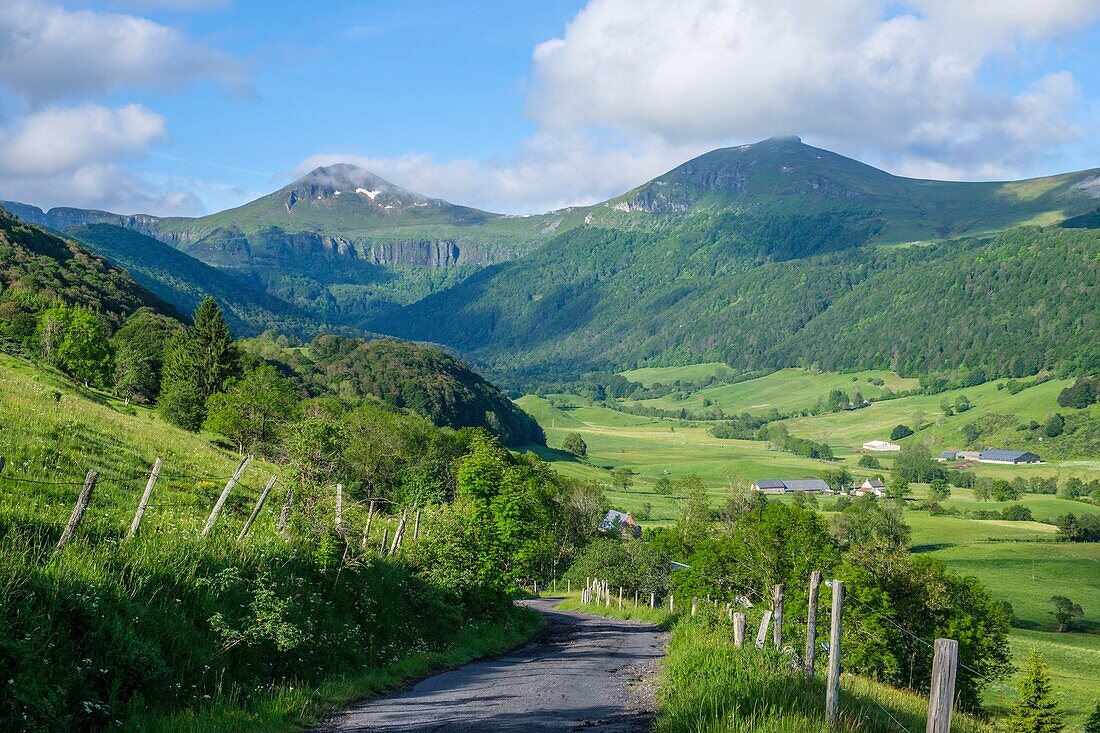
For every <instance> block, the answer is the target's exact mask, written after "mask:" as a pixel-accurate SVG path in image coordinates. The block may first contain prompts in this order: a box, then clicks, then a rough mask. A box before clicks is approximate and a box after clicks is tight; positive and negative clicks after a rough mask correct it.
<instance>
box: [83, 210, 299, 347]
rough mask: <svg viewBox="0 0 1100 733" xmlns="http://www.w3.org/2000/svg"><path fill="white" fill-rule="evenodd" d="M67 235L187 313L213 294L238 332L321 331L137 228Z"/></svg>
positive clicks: (107, 227) (92, 227) (95, 227)
mask: <svg viewBox="0 0 1100 733" xmlns="http://www.w3.org/2000/svg"><path fill="white" fill-rule="evenodd" d="M67 233H68V234H69V235H70V236H71V237H73V238H74V239H76V240H78V241H79V242H80V243H81V244H83V245H85V246H86V247H87V248H88V249H90V250H92V251H94V252H96V253H97V254H99V255H101V256H103V257H105V258H107V259H108V260H110V261H111V262H113V263H115V264H116V265H119V266H121V267H125V268H126V269H127V270H128V271H129V272H130V274H131V275H132V276H133V277H134V279H135V280H137V281H138V282H139V283H141V284H142V285H143V286H145V287H146V288H148V289H149V290H150V291H151V292H153V293H154V294H156V295H157V296H158V297H159V298H161V299H162V300H165V301H167V302H169V303H171V304H172V305H173V306H175V308H176V309H177V310H179V311H180V312H181V313H192V312H194V310H195V308H196V307H198V304H199V303H200V302H201V301H202V299H203V298H205V297H207V296H210V297H213V298H214V299H215V300H217V301H218V303H219V304H220V305H221V306H222V309H223V310H224V311H225V315H226V320H227V321H228V322H229V324H230V326H232V328H233V331H234V333H237V334H238V335H241V336H250V335H255V334H258V333H260V332H262V331H263V330H265V329H266V328H270V327H278V328H281V329H284V330H290V331H293V332H296V333H314V332H316V331H317V330H319V329H320V323H319V322H318V321H317V320H316V319H314V318H312V317H310V316H309V315H307V314H305V313H302V312H300V311H298V310H297V309H296V308H294V307H293V306H291V305H289V304H288V303H285V302H283V301H281V300H279V299H278V298H276V297H274V296H272V295H270V294H268V293H267V292H266V291H264V290H262V289H261V288H259V287H256V286H253V285H251V284H250V283H248V282H246V281H244V280H243V279H241V278H239V277H235V276H233V275H232V274H229V273H227V272H224V271H222V270H219V269H217V268H214V267H211V266H210V265H207V264H206V263H204V262H201V261H199V260H197V259H195V258H194V257H191V256H190V255H186V254H184V253H183V252H180V251H179V250H176V249H174V248H172V247H170V246H168V245H167V244H164V243H163V242H161V241H159V240H156V239H153V238H152V237H147V236H145V235H143V234H141V233H139V232H137V231H134V230H132V229H123V228H120V227H118V226H114V225H111V224H88V225H84V226H79V227H74V228H72V229H69V230H68V231H67Z"/></svg>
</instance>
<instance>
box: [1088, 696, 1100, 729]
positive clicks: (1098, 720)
mask: <svg viewBox="0 0 1100 733" xmlns="http://www.w3.org/2000/svg"><path fill="white" fill-rule="evenodd" d="M1085 733H1100V702H1098V703H1096V708H1094V709H1093V711H1092V714H1091V715H1089V717H1088V720H1086V721H1085Z"/></svg>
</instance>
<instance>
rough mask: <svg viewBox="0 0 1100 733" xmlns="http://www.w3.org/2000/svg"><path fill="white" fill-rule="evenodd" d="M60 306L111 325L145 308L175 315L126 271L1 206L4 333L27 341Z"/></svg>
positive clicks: (0, 293)
mask: <svg viewBox="0 0 1100 733" xmlns="http://www.w3.org/2000/svg"><path fill="white" fill-rule="evenodd" d="M58 306H72V307H75V308H81V309H84V312H86V313H88V314H93V313H94V314H95V316H96V319H97V320H101V321H103V322H104V325H105V326H106V327H107V328H117V327H118V326H119V325H121V324H122V322H123V321H124V320H125V318H126V317H127V316H128V315H130V314H131V313H133V312H134V311H136V310H138V309H139V308H143V307H145V308H151V309H153V310H154V311H157V312H160V313H164V314H173V315H174V314H175V311H174V310H173V309H172V307H171V306H169V305H168V304H167V303H165V302H163V301H162V300H160V299H158V298H157V297H156V296H155V295H153V294H152V293H151V292H149V291H148V290H146V289H145V288H143V287H142V286H141V285H139V284H138V283H136V282H134V280H133V279H132V278H131V277H130V275H129V274H128V273H127V272H126V271H125V270H122V269H120V268H118V267H114V266H112V265H110V264H108V263H107V262H106V261H105V260H103V259H101V258H99V257H97V256H95V255H93V254H90V253H89V252H87V251H85V250H84V249H81V248H80V247H79V246H78V245H76V244H74V243H73V242H70V241H66V240H64V239H60V238H58V237H55V236H53V235H52V234H49V233H48V232H45V231H43V230H42V229H39V228H38V227H35V226H31V225H28V224H25V223H23V222H22V221H20V220H18V219H16V218H15V217H13V216H11V215H9V214H7V213H6V212H4V211H0V333H3V335H5V336H7V337H8V338H10V339H12V340H14V341H16V342H18V343H20V344H29V343H30V342H31V341H32V340H35V339H36V338H37V336H36V331H37V330H38V329H39V322H40V320H41V318H42V314H43V313H45V312H47V311H49V310H50V309H55V308H57V307H58Z"/></svg>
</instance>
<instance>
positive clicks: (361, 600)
mask: <svg viewBox="0 0 1100 733" xmlns="http://www.w3.org/2000/svg"><path fill="white" fill-rule="evenodd" d="M0 455H4V456H6V457H7V459H8V461H7V466H6V468H5V470H4V472H3V474H0V690H2V691H0V730H3V731H35V732H36V733H37V732H39V731H74V730H76V731H83V730H104V729H119V730H127V731H129V730H139V731H144V730H148V731H169V730H195V731H203V730H210V731H215V730H217V731H250V730H264V731H269V730H284V729H290V728H293V727H295V726H300V725H302V724H304V723H307V722H309V721H310V720H314V719H316V718H317V717H318V716H319V715H322V714H323V713H324V712H325V710H326V709H327V708H328V706H331V705H334V704H340V703H343V702H346V701H347V700H350V699H354V698H356V697H361V696H363V695H366V694H369V693H371V692H372V691H378V690H381V689H386V688H388V687H392V686H393V685H395V684H397V683H399V682H400V681H401V680H403V679H407V678H408V677H409V676H410V675H411V676H416V675H421V674H424V673H426V672H427V671H428V670H429V669H431V668H433V667H436V666H439V665H445V664H456V663H459V662H462V661H466V660H467V659H470V658H472V657H475V656H480V655H483V654H486V653H490V652H495V651H500V650H502V649H504V648H507V647H510V646H514V645H515V644H517V643H519V642H520V641H521V640H522V639H524V638H526V637H528V636H529V635H530V634H531V633H532V632H533V630H534V629H535V628H536V627H537V626H538V624H539V623H540V620H539V618H538V617H537V614H533V613H532V612H522V611H518V610H516V609H514V608H513V607H512V606H511V605H510V604H507V603H501V604H499V605H498V606H496V607H491V608H489V610H487V611H486V610H485V609H484V608H480V607H479V608H478V609H477V610H474V609H472V608H470V607H468V606H466V605H465V604H464V603H463V600H462V599H461V598H459V597H458V596H457V595H455V594H452V593H449V592H447V591H445V590H443V589H441V588H439V587H437V586H434V585H432V584H430V583H427V582H425V581H424V580H423V579H421V578H419V577H418V576H417V575H416V574H415V573H414V572H413V571H412V570H411V569H410V568H409V567H407V566H406V565H405V564H404V563H403V562H402V561H401V560H400V559H383V558H380V557H378V556H377V547H378V542H379V539H380V536H381V534H382V532H383V530H384V529H385V528H387V527H388V529H389V534H390V535H391V536H392V534H393V526H394V525H393V523H392V520H388V519H387V518H385V517H377V518H376V519H375V522H374V524H373V531H372V537H371V541H370V543H369V549H368V550H366V551H364V550H361V549H360V548H359V537H358V535H357V530H361V528H362V526H363V520H364V508H363V507H361V506H359V505H358V504H356V503H354V502H352V501H350V497H349V499H348V501H347V502H346V503H345V508H344V509H345V511H344V519H345V523H346V526H347V527H348V528H349V529H350V530H351V533H350V534H349V535H348V536H342V535H340V534H338V533H336V532H335V531H331V532H329V533H328V534H322V535H320V536H319V537H318V536H313V537H312V538H311V539H309V540H308V541H307V540H302V539H294V538H291V539H289V540H287V539H282V538H280V537H278V536H277V535H276V533H275V531H274V528H275V518H276V516H277V515H278V513H279V509H280V505H281V499H282V491H281V490H277V491H276V494H274V495H273V496H272V498H271V500H270V502H269V503H268V505H267V506H266V507H265V509H264V511H263V512H262V513H261V515H260V517H259V518H258V520H257V522H256V525H255V526H254V528H253V532H252V534H251V535H250V536H249V537H248V538H247V540H246V541H244V542H238V541H237V540H236V535H237V532H238V531H239V530H240V528H241V526H242V524H243V522H244V521H245V518H246V517H247V516H248V513H249V512H250V511H251V509H252V507H253V506H254V503H255V499H256V496H257V493H258V492H257V489H258V487H259V486H261V485H262V482H263V481H264V480H265V479H266V477H267V476H268V475H270V474H271V473H272V472H274V471H276V470H277V469H276V467H274V466H270V465H265V464H263V463H262V462H255V463H254V464H253V465H252V467H250V468H249V470H248V472H247V473H246V474H245V479H244V482H243V483H242V485H240V486H239V487H238V488H237V489H235V490H234V492H233V494H232V495H231V497H230V501H229V502H228V503H227V504H226V507H225V510H224V511H223V513H222V515H221V517H220V518H219V520H218V524H217V525H216V526H215V528H214V532H213V533H212V535H211V536H210V537H208V538H205V539H203V538H200V537H198V530H199V529H200V528H201V527H202V524H203V522H204V520H205V518H206V515H207V513H208V512H209V510H210V507H211V505H212V504H213V500H214V498H215V497H216V496H217V494H218V492H219V491H220V490H221V488H222V485H223V484H224V479H225V477H228V476H229V474H230V473H231V472H232V470H233V468H234V467H235V465H236V464H237V462H238V461H239V460H240V457H239V456H237V455H235V454H234V453H232V452H231V451H227V450H223V449H221V448H219V447H217V446H215V445H212V444H211V443H210V442H209V441H208V440H206V439H204V438H203V437H202V436H197V435H194V434H191V433H187V432H184V431H181V430H178V429H176V428H174V427H172V426H170V425H167V424H165V423H163V422H162V421H160V420H159V418H158V417H157V416H156V415H155V414H153V413H152V412H150V411H149V410H147V409H145V408H132V407H127V406H124V405H122V404H121V403H118V402H117V401H114V400H112V399H110V398H108V397H106V396H104V395H99V394H95V393H89V392H87V391H86V390H83V389H81V388H80V387H78V386H75V385H72V384H71V383H69V382H67V381H66V380H64V379H63V378H61V377H59V376H58V375H56V374H53V373H51V372H49V371H47V370H44V369H41V368H40V367H38V366H37V365H30V364H28V363H27V362H24V361H20V360H18V359H15V358H13V357H9V356H5V355H0ZM158 455H160V456H164V458H165V468H164V471H163V472H162V476H161V480H160V482H159V483H158V484H157V487H156V491H155V492H154V494H153V501H152V506H151V507H150V509H149V512H148V514H147V515H146V517H145V520H144V522H143V524H142V529H141V532H140V533H139V534H138V536H137V537H136V538H134V539H132V540H123V537H124V534H125V530H126V528H127V526H128V525H129V522H130V519H131V517H132V515H133V511H134V508H135V506H136V504H137V498H138V496H139V495H140V493H141V490H142V488H143V486H144V483H145V473H146V472H147V471H148V470H149V467H150V466H151V464H152V462H153V460H154V458H155V457H156V456H158ZM89 469H96V470H98V471H100V472H101V479H100V484H99V486H98V487H97V489H96V492H95V494H94V496H93V498H92V501H91V505H90V507H89V510H88V513H87V514H86V516H85V521H84V523H83V524H82V525H81V526H80V528H79V529H78V531H77V534H76V538H75V539H74V541H73V542H72V543H71V544H69V545H68V546H67V547H66V548H65V549H64V550H62V551H60V552H59V551H56V550H55V549H54V546H55V545H56V543H57V540H58V537H59V535H60V533H61V529H62V527H63V526H64V524H65V522H66V520H67V519H68V516H69V512H70V511H71V508H72V504H73V500H74V499H75V497H76V494H77V492H78V490H79V482H80V481H81V479H82V478H83V476H84V473H85V472H86V471H87V470H89ZM15 478H20V479H24V481H14V480H13V479H15ZM28 479H29V480H33V481H50V482H68V483H67V484H63V485H57V484H40V483H28V482H27V481H26V480H28ZM325 511H326V512H327V511H331V509H326V510H325ZM430 525H431V518H430V515H426V516H425V517H424V526H425V527H430ZM409 539H410V540H411V537H409Z"/></svg>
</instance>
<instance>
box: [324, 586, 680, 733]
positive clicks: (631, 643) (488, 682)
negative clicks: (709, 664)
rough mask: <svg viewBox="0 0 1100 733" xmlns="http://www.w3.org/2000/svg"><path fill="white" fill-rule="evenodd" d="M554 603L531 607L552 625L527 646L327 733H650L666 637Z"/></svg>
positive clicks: (341, 716)
mask: <svg viewBox="0 0 1100 733" xmlns="http://www.w3.org/2000/svg"><path fill="white" fill-rule="evenodd" d="M556 603H557V601H556V600H554V599H539V600H535V601H527V602H526V605H529V606H531V607H532V608H535V609H536V610H538V611H539V612H540V613H542V614H544V615H545V616H546V618H547V621H548V626H547V629H546V631H545V632H544V633H543V634H542V636H541V637H540V638H539V639H537V640H536V641H534V642H532V643H530V644H528V645H527V646H525V647H523V648H522V649H519V650H518V651H515V652H512V653H511V654H508V655H506V656H503V657H497V658H496V659H489V660H484V661H481V662H474V663H472V664H467V665H466V666H464V667H459V668H458V669H454V670H451V671H449V672H443V673H442V674H438V675H435V676H434V677H429V678H428V679H426V680H423V681H421V682H420V683H418V684H417V685H415V686H414V687H412V688H411V689H409V690H407V691H405V692H403V693H401V694H398V695H395V696H392V697H386V698H379V699H376V700H369V701H367V702H364V703H361V704H359V705H357V706H355V707H353V708H351V709H349V710H346V711H344V712H341V713H338V714H337V715H335V716H333V718H332V719H330V720H329V722H328V723H326V724H325V725H324V726H322V727H321V728H320V731H323V733H350V732H351V731H432V732H433V733H434V732H446V733H451V732H457V731H464V732H465V731H523V732H524V733H542V732H543V731H573V730H584V731H589V730H591V731H600V732H601V733H610V732H614V733H624V732H629V733H635V732H636V731H638V732H640V731H648V730H649V729H650V727H651V726H652V723H653V714H654V695H653V690H654V678H655V675H656V672H657V665H658V660H660V658H661V657H662V656H663V655H664V650H665V644H666V641H667V634H666V633H665V632H664V631H661V630H660V629H658V628H656V627H654V626H651V625H649V624H643V623H638V622H634V621H620V620H618V619H609V618H603V617H598V616H588V615H584V614H580V613H574V612H571V611H557V610H555V609H554V606H555V605H556Z"/></svg>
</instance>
